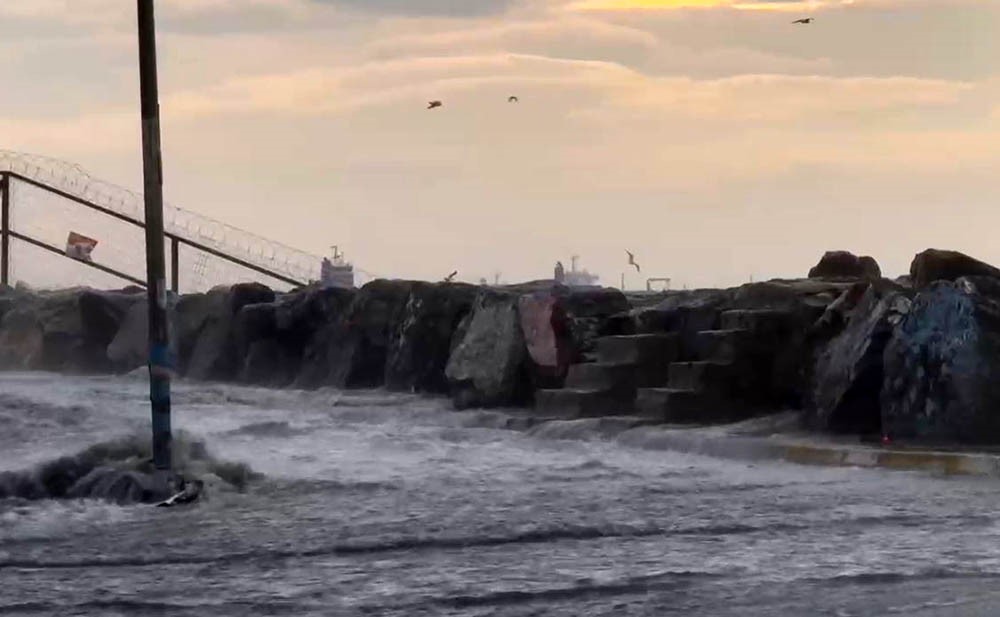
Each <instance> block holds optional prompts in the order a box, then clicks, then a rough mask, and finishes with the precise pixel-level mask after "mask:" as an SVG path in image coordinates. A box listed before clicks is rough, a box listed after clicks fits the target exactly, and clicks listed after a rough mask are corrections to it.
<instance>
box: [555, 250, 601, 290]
mask: <svg viewBox="0 0 1000 617" xmlns="http://www.w3.org/2000/svg"><path fill="white" fill-rule="evenodd" d="M579 259H580V258H579V257H578V256H577V255H573V256H572V257H571V258H570V270H569V272H565V273H563V285H566V286H567V287H595V286H597V285H600V282H599V281H600V279H601V277H599V276H597V275H596V274H591V273H590V272H588V271H587V270H577V269H576V264H577V261H579Z"/></svg>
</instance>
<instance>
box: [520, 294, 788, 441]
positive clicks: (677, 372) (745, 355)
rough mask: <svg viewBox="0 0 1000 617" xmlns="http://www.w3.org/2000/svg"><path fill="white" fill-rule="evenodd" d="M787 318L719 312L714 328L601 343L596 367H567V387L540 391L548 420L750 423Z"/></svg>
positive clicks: (538, 407) (538, 403)
mask: <svg viewBox="0 0 1000 617" xmlns="http://www.w3.org/2000/svg"><path fill="white" fill-rule="evenodd" d="M789 317H790V316H789V314H788V313H784V312H780V311H770V310H731V311H725V312H721V313H720V314H719V316H718V319H717V320H716V322H715V324H714V325H716V326H717V329H711V330H702V331H699V332H697V333H696V334H695V335H694V337H690V336H689V337H687V339H688V340H689V343H688V344H687V345H686V346H685V345H683V344H682V339H681V336H680V334H679V333H677V332H665V333H659V334H638V335H632V336H608V337H602V338H599V339H597V344H596V353H595V354H594V356H595V360H596V361H594V362H586V363H582V364H575V365H573V366H571V367H570V369H569V374H568V376H567V378H566V383H565V386H564V387H563V388H562V389H558V390H539V391H537V392H536V393H535V412H536V414H538V415H542V416H550V417H563V418H565V417H574V418H584V417H596V416H616V415H641V416H644V417H645V418H647V419H649V420H651V421H655V422H663V423H679V424H684V423H706V424H707V423H712V422H723V421H728V420H737V419H742V418H746V417H747V416H748V415H750V414H751V413H752V412H753V408H754V407H755V406H759V405H760V404H762V403H764V401H763V400H760V399H763V398H766V394H767V391H768V389H769V385H770V382H769V380H770V368H771V363H772V361H773V354H774V348H775V346H776V345H775V342H776V339H777V338H778V337H780V336H781V331H782V328H783V327H784V326H785V324H787V323H788V320H789Z"/></svg>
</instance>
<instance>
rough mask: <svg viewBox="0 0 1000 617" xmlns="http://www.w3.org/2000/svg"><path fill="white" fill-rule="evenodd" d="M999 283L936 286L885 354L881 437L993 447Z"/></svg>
mask: <svg viewBox="0 0 1000 617" xmlns="http://www.w3.org/2000/svg"><path fill="white" fill-rule="evenodd" d="M998 383H1000V279H997V278H994V277H983V276H978V277H967V278H960V279H958V280H957V281H954V282H951V281H938V282H934V283H931V284H930V286H928V287H927V288H925V289H924V290H922V291H921V292H920V293H919V294H918V295H917V296H916V298H915V299H914V301H913V306H912V307H911V309H910V313H909V314H908V315H907V317H906V319H904V320H903V322H902V323H901V324H900V325H899V326H898V327H897V328H896V330H895V332H894V333H893V336H892V339H891V340H890V341H889V344H888V346H887V348H886V351H885V379H884V381H883V386H882V426H883V431H885V433H886V434H888V435H889V436H890V437H892V438H893V439H920V440H924V441H931V442H960V443H970V444H996V443H1000V388H998V387H997V384H998Z"/></svg>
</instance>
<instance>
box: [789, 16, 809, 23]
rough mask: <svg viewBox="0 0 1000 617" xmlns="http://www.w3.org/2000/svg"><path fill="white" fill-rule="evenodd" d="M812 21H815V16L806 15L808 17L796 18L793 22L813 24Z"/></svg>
mask: <svg viewBox="0 0 1000 617" xmlns="http://www.w3.org/2000/svg"><path fill="white" fill-rule="evenodd" d="M812 22H813V18H812V17H806V18H803V19H796V20H795V21H793V22H792V23H793V24H811V23H812Z"/></svg>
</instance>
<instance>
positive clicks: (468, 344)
mask: <svg viewBox="0 0 1000 617" xmlns="http://www.w3.org/2000/svg"><path fill="white" fill-rule="evenodd" d="M519 298H520V294H512V293H504V292H500V291H494V290H483V291H482V292H481V293H480V294H479V296H478V297H477V298H476V302H475V306H474V308H473V310H472V313H471V315H470V316H469V318H468V323H467V325H466V326H465V328H464V330H465V334H464V336H463V337H462V340H461V342H460V343H458V345H457V346H456V347H455V350H454V351H453V352H452V354H451V358H449V360H448V366H447V369H446V370H445V376H446V377H447V378H448V382H449V386H450V389H451V395H452V401H453V402H454V404H455V407H456V408H458V409H465V408H469V407H501V406H508V405H512V406H513V405H520V404H524V403H526V402H527V401H528V400H530V395H531V392H530V385H529V381H530V379H529V377H528V375H527V374H526V361H527V359H528V351H527V348H526V346H525V342H524V335H523V333H522V331H521V319H520V315H519V314H518V302H519Z"/></svg>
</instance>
